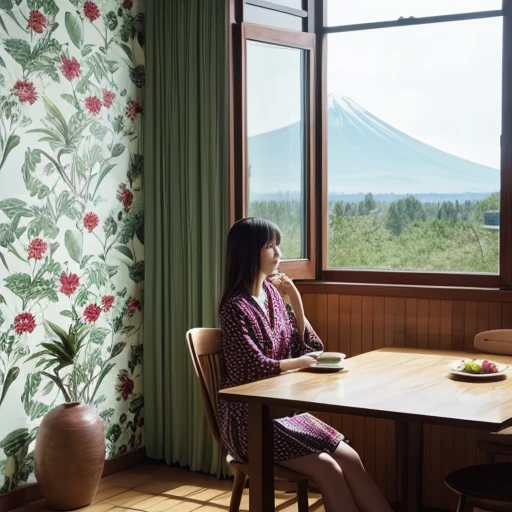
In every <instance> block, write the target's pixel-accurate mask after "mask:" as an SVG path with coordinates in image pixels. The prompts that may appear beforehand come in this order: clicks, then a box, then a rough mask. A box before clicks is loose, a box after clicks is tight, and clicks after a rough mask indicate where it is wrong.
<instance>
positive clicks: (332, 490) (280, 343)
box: [219, 217, 391, 512]
mask: <svg viewBox="0 0 512 512" xmlns="http://www.w3.org/2000/svg"><path fill="white" fill-rule="evenodd" d="M280 241H281V233H280V232H279V228H278V227H277V226H276V225H275V224H273V223H271V222H269V221H266V220H263V219H259V218H255V217H251V218H247V219H242V220H240V221H238V222H237V223H236V224H234V225H233V227H232V228H231V230H230V232H229V235H228V242H227V252H226V268H225V282H224V291H223V295H222V298H221V302H220V308H219V313H220V324H221V328H222V339H223V343H222V365H223V368H222V370H223V371H222V387H223V388H227V387H232V386H238V385H240V384H246V383H248V382H253V381H256V380H260V379H264V378H266V377H271V376H274V375H279V374H280V373H282V372H286V371H288V370H297V369H300V368H307V367H310V366H313V365H314V364H316V362H317V361H316V358H315V357H313V356H310V355H308V352H312V351H314V350H322V349H323V345H322V342H321V340H320V339H319V338H318V336H317V335H316V333H315V331H314V330H313V329H312V327H311V325H310V324H309V322H308V321H307V319H306V317H305V315H304V308H303V305H302V299H301V297H300V294H299V292H298V290H297V288H296V287H295V285H294V284H293V282H292V281H291V280H290V279H289V278H288V277H287V276H285V275H284V274H279V273H277V268H278V266H279V262H280V257H281V253H280V251H279V243H280ZM283 298H284V299H285V300H286V302H285V300H283ZM219 420H220V421H219V423H220V427H221V432H222V439H223V443H224V445H225V447H226V448H227V450H228V451H229V453H230V454H231V455H232V456H233V457H234V458H235V459H237V460H240V461H245V462H246V461H247V460H248V436H247V432H248V406H247V404H242V403H236V402H227V401H224V400H220V402H219ZM273 426H274V463H275V464H280V465H281V466H285V467H287V468H290V469H292V470H294V471H298V472H300V473H303V474H305V475H308V476H309V477H311V479H312V480H313V481H314V482H315V483H316V484H317V486H318V487H319V489H320V492H321V493H322V497H323V501H324V506H325V510H326V512H342V511H343V512H391V508H390V506H389V504H388V503H387V501H386V500H385V498H384V496H383V495H382V494H381V492H380V491H379V489H378V488H377V486H376V485H375V483H374V482H373V480H372V479H371V478H370V477H369V475H368V474H367V473H366V471H365V469H364V467H363V465H362V463H361V460H360V458H359V456H358V454H357V453H356V452H355V451H354V450H353V449H352V448H350V447H349V446H348V445H347V444H345V443H343V442H341V441H342V440H343V436H342V434H340V433H339V432H337V431H336V430H335V429H333V428H332V427H330V426H329V425H326V424H325V423H323V422H321V421H320V420H318V419H317V418H315V417H314V416H311V415H310V414H299V415H296V416H292V417H285V418H280V419H276V420H273ZM319 476H321V477H320V478H319Z"/></svg>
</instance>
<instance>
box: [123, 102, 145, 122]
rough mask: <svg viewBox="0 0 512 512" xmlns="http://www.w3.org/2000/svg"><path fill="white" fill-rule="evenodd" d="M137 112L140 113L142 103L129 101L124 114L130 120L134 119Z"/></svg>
mask: <svg viewBox="0 0 512 512" xmlns="http://www.w3.org/2000/svg"><path fill="white" fill-rule="evenodd" d="M137 114H142V105H140V104H139V103H137V102H136V101H130V103H129V104H128V107H127V108H126V115H127V116H128V117H129V118H130V119H131V120H132V121H135V118H136V117H137Z"/></svg>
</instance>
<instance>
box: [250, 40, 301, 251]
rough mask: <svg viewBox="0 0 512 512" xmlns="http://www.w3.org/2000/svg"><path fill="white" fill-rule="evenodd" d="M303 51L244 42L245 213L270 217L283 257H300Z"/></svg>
mask: <svg viewBox="0 0 512 512" xmlns="http://www.w3.org/2000/svg"><path fill="white" fill-rule="evenodd" d="M304 53H305V51H304V50H299V49H296V48H286V47H282V46H276V45H272V44H266V43H259V42H256V41H248V42H247V134H248V141H247V163H248V170H249V180H248V181H249V187H248V205H249V215H254V216H257V217H263V218H266V219H269V220H271V221H273V222H275V223H276V224H277V225H278V226H279V227H280V228H281V231H282V233H283V242H282V245H281V250H282V252H283V258H287V259H295V258H305V257H306V254H305V243H304V229H303V220H304V217H305V216H304V198H305V197H306V196H305V192H306V190H305V187H304V183H303V181H304V175H305V153H306V151H305V144H304V141H305V130H306V124H305V116H304V97H305V96H304V90H305V87H304V76H305V72H304V71H305V62H304V61H305V57H306V56H305V55H304Z"/></svg>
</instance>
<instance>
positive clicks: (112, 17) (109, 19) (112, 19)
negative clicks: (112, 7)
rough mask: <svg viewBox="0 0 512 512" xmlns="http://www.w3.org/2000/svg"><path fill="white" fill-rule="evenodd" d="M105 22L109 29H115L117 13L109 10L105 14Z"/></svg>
mask: <svg viewBox="0 0 512 512" xmlns="http://www.w3.org/2000/svg"><path fill="white" fill-rule="evenodd" d="M105 22H106V25H107V28H108V29H109V30H115V29H116V28H117V23H118V22H117V14H116V13H115V12H114V11H110V12H109V13H107V15H106V16H105Z"/></svg>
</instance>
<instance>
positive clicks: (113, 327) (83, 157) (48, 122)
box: [0, 0, 145, 494]
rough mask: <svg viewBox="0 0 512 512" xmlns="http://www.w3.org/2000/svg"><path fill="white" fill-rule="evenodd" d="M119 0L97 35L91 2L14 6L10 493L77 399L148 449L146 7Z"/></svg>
mask: <svg viewBox="0 0 512 512" xmlns="http://www.w3.org/2000/svg"><path fill="white" fill-rule="evenodd" d="M119 4H122V2H121V3H118V6H117V7H116V8H115V9H112V3H111V2H110V4H109V2H100V1H98V2H97V5H98V8H99V9H100V13H101V17H100V18H99V19H98V20H96V21H95V22H94V27H91V23H90V21H89V20H88V19H87V18H86V17H85V15H84V11H83V1H82V0H67V1H66V2H59V1H57V0H25V1H20V0H16V2H14V1H13V0H0V16H1V17H0V31H1V32H2V40H1V44H0V67H1V68H2V69H1V74H0V111H1V112H2V119H1V122H0V174H1V177H0V179H1V182H2V187H0V260H1V261H0V288H1V289H2V294H1V295H0V417H1V418H5V419H6V423H4V422H3V420H2V422H1V423H2V431H3V434H2V435H1V436H0V494H2V493H6V492H9V491H12V490H13V489H15V488H17V487H18V486H20V485H22V484H24V483H25V482H27V480H28V478H29V477H30V475H31V474H32V473H33V468H34V457H33V451H31V450H33V445H34V443H33V442H34V439H35V436H36V434H37V425H39V423H40V421H41V420H42V418H43V416H44V415H45V414H46V413H47V412H48V411H50V410H51V409H52V408H53V407H55V406H56V405H58V404H60V403H62V401H63V400H64V397H65V396H66V395H67V394H68V392H69V393H71V395H72V396H76V397H78V398H79V400H80V401H82V402H84V403H88V404H91V405H93V406H94V407H96V408H97V410H98V413H99V414H100V416H101V417H102V419H103V421H104V422H105V438H106V441H107V453H106V456H107V457H113V456H117V455H120V454H122V453H124V452H126V451H128V450H133V449H135V448H137V447H139V446H141V444H142V436H143V432H142V430H143V425H144V417H143V411H144V409H143V407H144V397H143V394H142V390H141V385H140V383H141V377H140V372H141V364H142V350H143V345H142V340H141V320H142V313H141V304H142V302H143V301H142V282H143V279H144V247H143V240H144V232H143V230H144V218H143V210H142V207H141V205H142V202H141V199H142V198H141V175H142V174H143V171H144V170H143V155H142V154H141V147H142V143H141V137H140V135H141V131H140V130H141V122H140V118H141V114H138V115H137V118H136V119H135V120H133V119H131V118H130V116H129V108H130V106H131V105H132V102H137V103H139V104H141V103H142V97H143V90H142V89H141V88H142V87H143V86H144V84H145V67H144V62H143V44H144V13H143V9H144V0H139V1H136V2H135V3H134V5H133V6H130V9H128V8H127V7H128V6H129V3H126V6H123V5H121V6H119ZM108 5H110V8H109V7H107V6H108ZM33 11H38V12H39V14H40V15H41V16H43V17H44V20H45V23H44V24H43V25H38V24H37V23H36V24H32V22H30V21H29V18H30V15H31V12H33ZM39 19H41V18H39ZM95 29H98V30H95ZM141 50H142V51H141ZM120 184H123V185H122V186H123V187H126V188H128V189H129V191H130V192H131V193H132V194H133V200H132V199H131V200H130V203H129V204H128V203H127V202H124V203H123V198H122V196H120V195H118V193H117V192H118V186H119V185H120ZM127 184H128V185H127ZM74 329H77V330H76V332H77V333H80V337H79V338H78V337H77V336H78V334H77V335H76V336H75V335H74V334H72V333H74V332H75V331H74ZM70 336H71V338H70ZM73 336H75V337H74V338H73ZM73 340H74V341H73ZM57 361H61V363H62V361H65V364H60V366H59V363H58V362H57ZM59 378H60V379H61V380H59ZM62 379H63V380H62ZM62 382H67V383H69V387H68V388H66V387H62V385H61V384H62ZM71 395H69V396H71ZM23 417H24V419H23ZM20 418H21V421H20ZM5 425H7V429H6V428H5Z"/></svg>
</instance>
